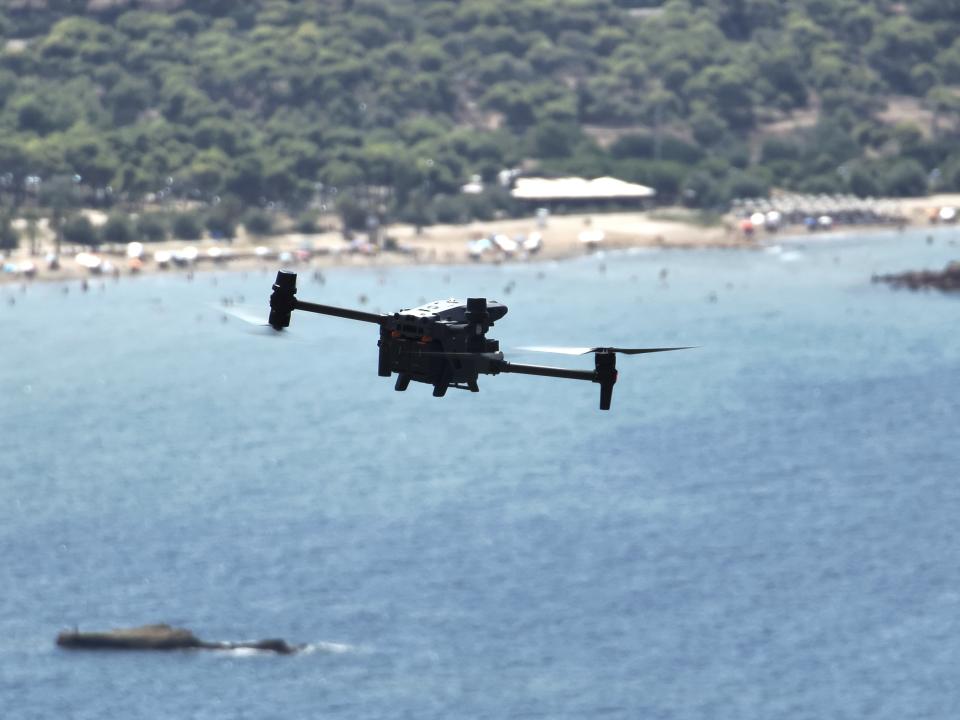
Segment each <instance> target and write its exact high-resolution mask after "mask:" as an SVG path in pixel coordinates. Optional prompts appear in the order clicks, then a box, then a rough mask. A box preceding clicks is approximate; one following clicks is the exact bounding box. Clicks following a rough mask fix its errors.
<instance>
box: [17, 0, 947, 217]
mask: <svg viewBox="0 0 960 720" xmlns="http://www.w3.org/2000/svg"><path fill="white" fill-rule="evenodd" d="M4 7H5V8H6V9H5V10H2V11H0V37H2V38H3V41H2V43H3V44H2V47H3V50H2V55H0V191H2V192H3V194H4V198H5V200H6V202H8V203H10V202H14V203H22V202H23V201H24V200H27V199H30V198H31V197H32V196H33V195H36V196H37V199H38V201H39V202H40V203H41V204H43V203H44V202H45V200H44V198H45V197H50V196H51V195H50V194H51V193H53V192H54V189H56V188H57V187H61V189H62V184H58V181H57V179H58V178H64V177H67V178H72V181H73V182H74V187H73V188H72V189H71V191H70V193H69V199H68V201H69V202H73V201H77V202H80V201H84V202H89V201H91V200H94V201H97V202H100V203H102V204H104V205H109V204H111V203H114V204H115V203H118V202H130V203H134V202H139V201H140V200H142V199H143V198H144V197H145V196H147V195H148V194H153V195H152V197H165V198H169V197H174V198H177V197H179V198H191V199H195V200H199V201H211V200H212V199H214V198H220V202H221V204H223V205H224V207H234V208H237V212H239V208H241V207H250V206H268V205H270V204H271V203H272V204H273V205H272V206H276V205H277V204H280V205H281V206H285V207H287V208H289V209H293V210H299V209H302V208H305V207H307V205H308V204H309V203H310V202H311V201H315V200H317V199H319V200H320V201H322V202H328V203H338V204H339V206H340V207H341V209H342V210H345V211H346V214H347V215H352V216H353V217H354V218H355V219H356V222H360V221H361V220H362V217H363V213H361V212H353V213H351V212H350V210H351V208H353V209H356V208H358V207H359V208H366V207H370V206H371V205H376V206H377V207H378V212H381V213H382V214H388V215H390V216H391V217H401V218H408V219H413V220H416V221H421V222H429V221H431V220H433V219H436V218H440V219H443V220H451V219H458V218H464V217H467V216H469V215H474V216H481V217H483V216H487V215H489V214H491V213H492V212H493V211H494V210H495V209H497V208H501V207H509V198H508V197H507V196H506V194H505V193H504V192H503V191H502V190H489V191H488V192H485V193H484V194H482V195H479V196H471V197H469V198H467V197H464V196H461V195H460V194H459V188H460V186H461V185H462V184H463V183H465V182H467V181H468V180H469V179H470V177H471V176H472V175H475V174H479V175H481V176H482V177H483V178H484V179H485V180H487V181H492V180H494V178H495V177H496V175H497V173H498V171H500V170H501V169H503V168H507V167H515V166H521V165H523V166H525V167H535V168H536V169H537V172H544V173H576V174H582V175H587V176H598V175H602V174H613V175H616V176H619V177H621V178H624V179H627V180H632V181H639V182H644V183H647V184H651V185H653V186H655V187H656V188H657V189H658V190H659V192H660V194H661V197H663V198H664V199H666V200H668V201H670V200H680V201H682V202H685V203H686V204H689V205H694V206H703V207H718V206H722V205H723V203H725V202H726V201H728V200H729V199H730V198H732V197H736V196H744V195H758V194H763V193H766V192H767V191H768V190H769V189H770V188H771V187H782V188H791V189H797V190H802V191H808V192H821V191H822V192H832V191H847V192H854V193H857V194H860V195H875V194H896V195H910V194H918V193H923V192H926V191H927V190H928V189H938V190H939V189H950V190H956V189H960V145H958V143H957V137H958V130H960V127H958V118H960V115H958V107H960V96H958V88H960V0H914V1H912V2H909V3H895V2H889V1H888V0H789V1H788V0H669V1H668V2H664V3H659V2H656V1H655V0H652V1H648V2H644V1H643V0H620V1H615V0H463V1H462V2H454V1H451V0H432V1H429V0H416V2H415V1H414V0H297V1H294V0H249V1H246V2H242V3H241V2H234V1H233V0H193V1H189V2H188V1H186V0H184V1H178V0H142V1H141V2H136V1H134V0H59V1H57V0H49V1H48V2H40V1H38V0H29V1H28V0H10V2H8V3H5V4H4ZM891 107H895V108H900V109H901V110H904V109H905V111H904V112H900V113H899V114H897V113H892V112H891ZM36 178H39V179H40V180H39V182H37V180H36ZM61 182H62V181H61ZM495 185H496V183H493V186H495ZM44 193H47V195H45V194H44ZM32 194H33V195H32ZM61 195H62V193H61ZM49 202H53V201H52V200H50V201H49ZM61 202H67V201H64V200H62V198H61Z"/></svg>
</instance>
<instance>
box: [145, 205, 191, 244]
mask: <svg viewBox="0 0 960 720" xmlns="http://www.w3.org/2000/svg"><path fill="white" fill-rule="evenodd" d="M136 235H137V237H138V239H140V240H144V241H146V242H162V241H164V240H166V239H167V223H166V222H165V221H164V218H163V217H162V216H160V215H159V214H158V213H154V212H147V213H143V214H141V215H140V216H139V217H138V218H137V224H136ZM196 235H198V236H199V232H198V233H196ZM180 237H183V236H180ZM184 239H194V238H184Z"/></svg>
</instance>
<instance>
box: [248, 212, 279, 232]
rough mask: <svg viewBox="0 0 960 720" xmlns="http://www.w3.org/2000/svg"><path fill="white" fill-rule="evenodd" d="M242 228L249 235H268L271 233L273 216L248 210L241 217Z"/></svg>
mask: <svg viewBox="0 0 960 720" xmlns="http://www.w3.org/2000/svg"><path fill="white" fill-rule="evenodd" d="M243 227H244V230H246V231H247V233H249V234H250V235H254V236H262V235H269V234H270V233H272V232H273V216H272V215H270V214H269V213H267V212H264V211H263V210H248V211H247V212H246V213H245V214H244V216H243Z"/></svg>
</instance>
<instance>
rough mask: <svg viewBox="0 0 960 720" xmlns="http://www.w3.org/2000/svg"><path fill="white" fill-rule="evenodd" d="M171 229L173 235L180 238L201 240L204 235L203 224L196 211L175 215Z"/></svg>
mask: <svg viewBox="0 0 960 720" xmlns="http://www.w3.org/2000/svg"><path fill="white" fill-rule="evenodd" d="M171 230H172V231H173V236H174V237H175V238H178V239H180V240H199V239H200V237H201V236H202V235H203V225H202V224H201V223H200V218H199V217H197V216H196V215H195V214H194V213H181V214H179V215H175V216H174V218H173V223H172V226H171Z"/></svg>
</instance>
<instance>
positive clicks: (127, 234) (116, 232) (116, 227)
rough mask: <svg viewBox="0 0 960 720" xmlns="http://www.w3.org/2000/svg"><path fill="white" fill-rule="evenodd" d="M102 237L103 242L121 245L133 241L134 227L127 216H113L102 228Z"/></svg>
mask: <svg viewBox="0 0 960 720" xmlns="http://www.w3.org/2000/svg"><path fill="white" fill-rule="evenodd" d="M100 237H101V238H102V239H103V242H107V243H113V244H121V243H128V242H131V241H132V240H133V237H134V233H133V225H132V224H131V222H130V218H129V217H127V216H126V215H111V216H110V217H109V218H107V222H105V223H104V225H103V227H102V228H100Z"/></svg>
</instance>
